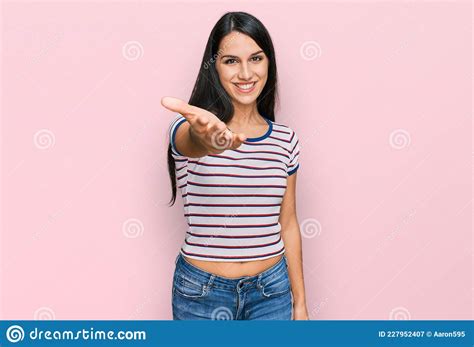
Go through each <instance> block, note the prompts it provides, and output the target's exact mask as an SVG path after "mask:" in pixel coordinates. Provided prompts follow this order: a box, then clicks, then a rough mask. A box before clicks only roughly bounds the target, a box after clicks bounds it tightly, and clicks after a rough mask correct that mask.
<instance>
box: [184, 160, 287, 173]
mask: <svg viewBox="0 0 474 347" xmlns="http://www.w3.org/2000/svg"><path fill="white" fill-rule="evenodd" d="M189 163H191V164H196V165H202V166H213V167H239V168H242V169H251V170H270V169H277V170H283V169H282V168H281V167H277V166H269V167H258V166H247V165H232V164H208V163H199V162H197V161H191V160H190V161H189ZM283 171H285V170H283Z"/></svg>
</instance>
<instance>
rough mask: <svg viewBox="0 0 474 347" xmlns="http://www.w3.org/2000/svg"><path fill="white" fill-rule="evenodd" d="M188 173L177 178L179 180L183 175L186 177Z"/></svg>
mask: <svg viewBox="0 0 474 347" xmlns="http://www.w3.org/2000/svg"><path fill="white" fill-rule="evenodd" d="M187 175H188V174H184V175H183V176H179V177H178V178H177V179H178V180H180V179H181V178H183V177H186V176H187Z"/></svg>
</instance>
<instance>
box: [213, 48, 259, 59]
mask: <svg viewBox="0 0 474 347" xmlns="http://www.w3.org/2000/svg"><path fill="white" fill-rule="evenodd" d="M262 52H263V50H260V51H258V52H255V53H252V54H250V56H253V55H255V54H258V53H262ZM226 57H228V58H238V57H237V56H236V55H223V56H222V57H221V59H224V58H226Z"/></svg>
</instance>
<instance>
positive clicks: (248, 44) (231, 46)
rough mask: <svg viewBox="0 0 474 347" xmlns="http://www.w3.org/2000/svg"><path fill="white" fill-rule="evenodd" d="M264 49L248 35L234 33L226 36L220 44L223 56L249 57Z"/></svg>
mask: <svg viewBox="0 0 474 347" xmlns="http://www.w3.org/2000/svg"><path fill="white" fill-rule="evenodd" d="M261 49H262V48H261V47H260V46H259V45H257V43H256V42H255V41H254V40H253V39H252V38H251V37H250V36H248V35H245V34H242V33H240V32H236V31H233V32H231V33H229V34H227V35H226V36H224V37H223V38H222V40H221V42H220V44H219V51H220V53H221V55H226V54H228V55H235V56H237V57H245V56H249V55H251V54H253V53H255V52H257V51H260V50H261Z"/></svg>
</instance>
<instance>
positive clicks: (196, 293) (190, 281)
mask: <svg viewBox="0 0 474 347" xmlns="http://www.w3.org/2000/svg"><path fill="white" fill-rule="evenodd" d="M173 293H177V294H179V295H181V296H183V297H185V298H189V299H199V298H203V297H205V296H206V295H207V294H208V293H209V290H208V282H207V281H203V280H201V279H199V278H197V277H194V276H189V275H188V274H185V273H183V272H180V271H178V272H177V273H176V274H175V276H174V282H173Z"/></svg>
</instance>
